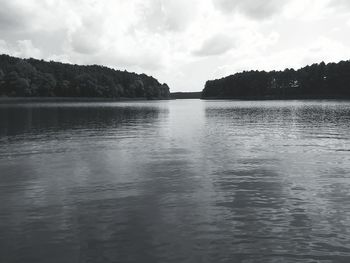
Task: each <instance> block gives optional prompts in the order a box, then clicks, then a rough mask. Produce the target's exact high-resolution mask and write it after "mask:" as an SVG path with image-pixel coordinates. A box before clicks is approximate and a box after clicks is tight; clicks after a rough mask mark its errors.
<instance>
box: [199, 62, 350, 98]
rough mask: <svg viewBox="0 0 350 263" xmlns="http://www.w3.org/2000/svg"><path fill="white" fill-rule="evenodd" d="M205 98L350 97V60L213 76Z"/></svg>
mask: <svg viewBox="0 0 350 263" xmlns="http://www.w3.org/2000/svg"><path fill="white" fill-rule="evenodd" d="M202 98H204V99H209V98H211V99H215V98H220V99H225V98H227V99H310V98H311V99H314V98H315V99H316V98H317V99H322V98H340V99H341V98H346V99H348V98H350V61H341V62H339V63H329V64H325V63H324V62H322V63H320V64H313V65H311V66H306V67H304V68H301V69H299V70H294V69H286V70H284V71H271V72H265V71H244V72H241V73H237V74H234V75H231V76H228V77H225V78H222V79H217V80H210V81H207V83H206V84H205V88H204V90H203V92H202Z"/></svg>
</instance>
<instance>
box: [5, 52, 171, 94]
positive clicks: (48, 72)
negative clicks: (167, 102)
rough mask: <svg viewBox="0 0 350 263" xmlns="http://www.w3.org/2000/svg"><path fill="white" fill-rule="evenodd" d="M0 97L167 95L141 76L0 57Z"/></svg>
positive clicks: (163, 86)
mask: <svg viewBox="0 0 350 263" xmlns="http://www.w3.org/2000/svg"><path fill="white" fill-rule="evenodd" d="M0 96H2V97H98V98H116V99H117V98H123V97H125V98H148V99H158V98H159V99H160V98H162V99H164V98H166V99H167V98H169V96H170V92H169V87H168V86H167V85H166V84H160V83H159V82H158V81H157V80H156V79H155V78H153V77H149V76H147V75H145V74H141V75H138V74H136V73H129V72H126V71H118V70H114V69H110V68H107V67H103V66H97V65H92V66H79V65H71V64H64V63H59V62H53V61H50V62H46V61H43V60H37V59H32V58H30V59H20V58H15V57H11V56H8V55H0Z"/></svg>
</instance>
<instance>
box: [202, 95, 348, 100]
mask: <svg viewBox="0 0 350 263" xmlns="http://www.w3.org/2000/svg"><path fill="white" fill-rule="evenodd" d="M201 99H202V100H286V101H287V100H350V97H347V96H340V95H339V96H335V95H334V96H289V97H284V96H245V97H224V96H222V97H202V98H201Z"/></svg>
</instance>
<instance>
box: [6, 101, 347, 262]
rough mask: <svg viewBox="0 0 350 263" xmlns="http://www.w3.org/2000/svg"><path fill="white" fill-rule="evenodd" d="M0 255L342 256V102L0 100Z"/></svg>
mask: <svg viewBox="0 0 350 263" xmlns="http://www.w3.org/2000/svg"><path fill="white" fill-rule="evenodd" d="M0 200H1V201H0V262H4V263H7V262H23V263H28V262H35V263H41V262H42V263H46V262H50V263H56V262H57V263H58V262H65V263H66V262H67V263H70V262H91V263H95V262H97V263H99V262H101V263H102V262H103V263H105V262H106V263H108V262H123V263H124V262H126V263H127V262H142V263H144V262H151V263H155V262H161V263H163V262H165V263H166V262H174V263H175V262H176V263H178V262H213V263H216V262H350V102H335V101H308V102H307V101H286V102H283V101H264V102H249V101H246V102H240V101H200V100H183V101H182V100H178V101H161V102H157V101H154V102H130V103H129V102H128V103H76V104H74V103H63V104H55V103H39V104H30V103H27V104H22V105H17V104H12V105H0Z"/></svg>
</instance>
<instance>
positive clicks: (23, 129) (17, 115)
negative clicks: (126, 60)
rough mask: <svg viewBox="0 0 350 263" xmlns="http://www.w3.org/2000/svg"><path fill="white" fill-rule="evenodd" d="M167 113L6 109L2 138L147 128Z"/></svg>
mask: <svg viewBox="0 0 350 263" xmlns="http://www.w3.org/2000/svg"><path fill="white" fill-rule="evenodd" d="M164 111H165V110H162V109H159V108H156V107H113V106H110V107H108V106H107V107H104V106H101V107H98V106H96V107H94V106H92V107H89V106H86V105H81V107H78V106H59V105H58V106H54V105H49V106H40V105H37V106H23V105H22V106H19V107H17V106H3V107H1V108H0V135H2V136H4V135H17V134H24V133H34V134H35V133H45V132H48V131H50V132H55V133H59V132H61V131H71V132H74V131H78V130H79V129H83V130H100V131H103V130H108V129H111V128H117V127H120V126H123V125H131V124H133V125H138V124H139V125H147V124H149V123H152V122H155V121H157V120H158V118H159V114H161V113H163V112H164Z"/></svg>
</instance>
